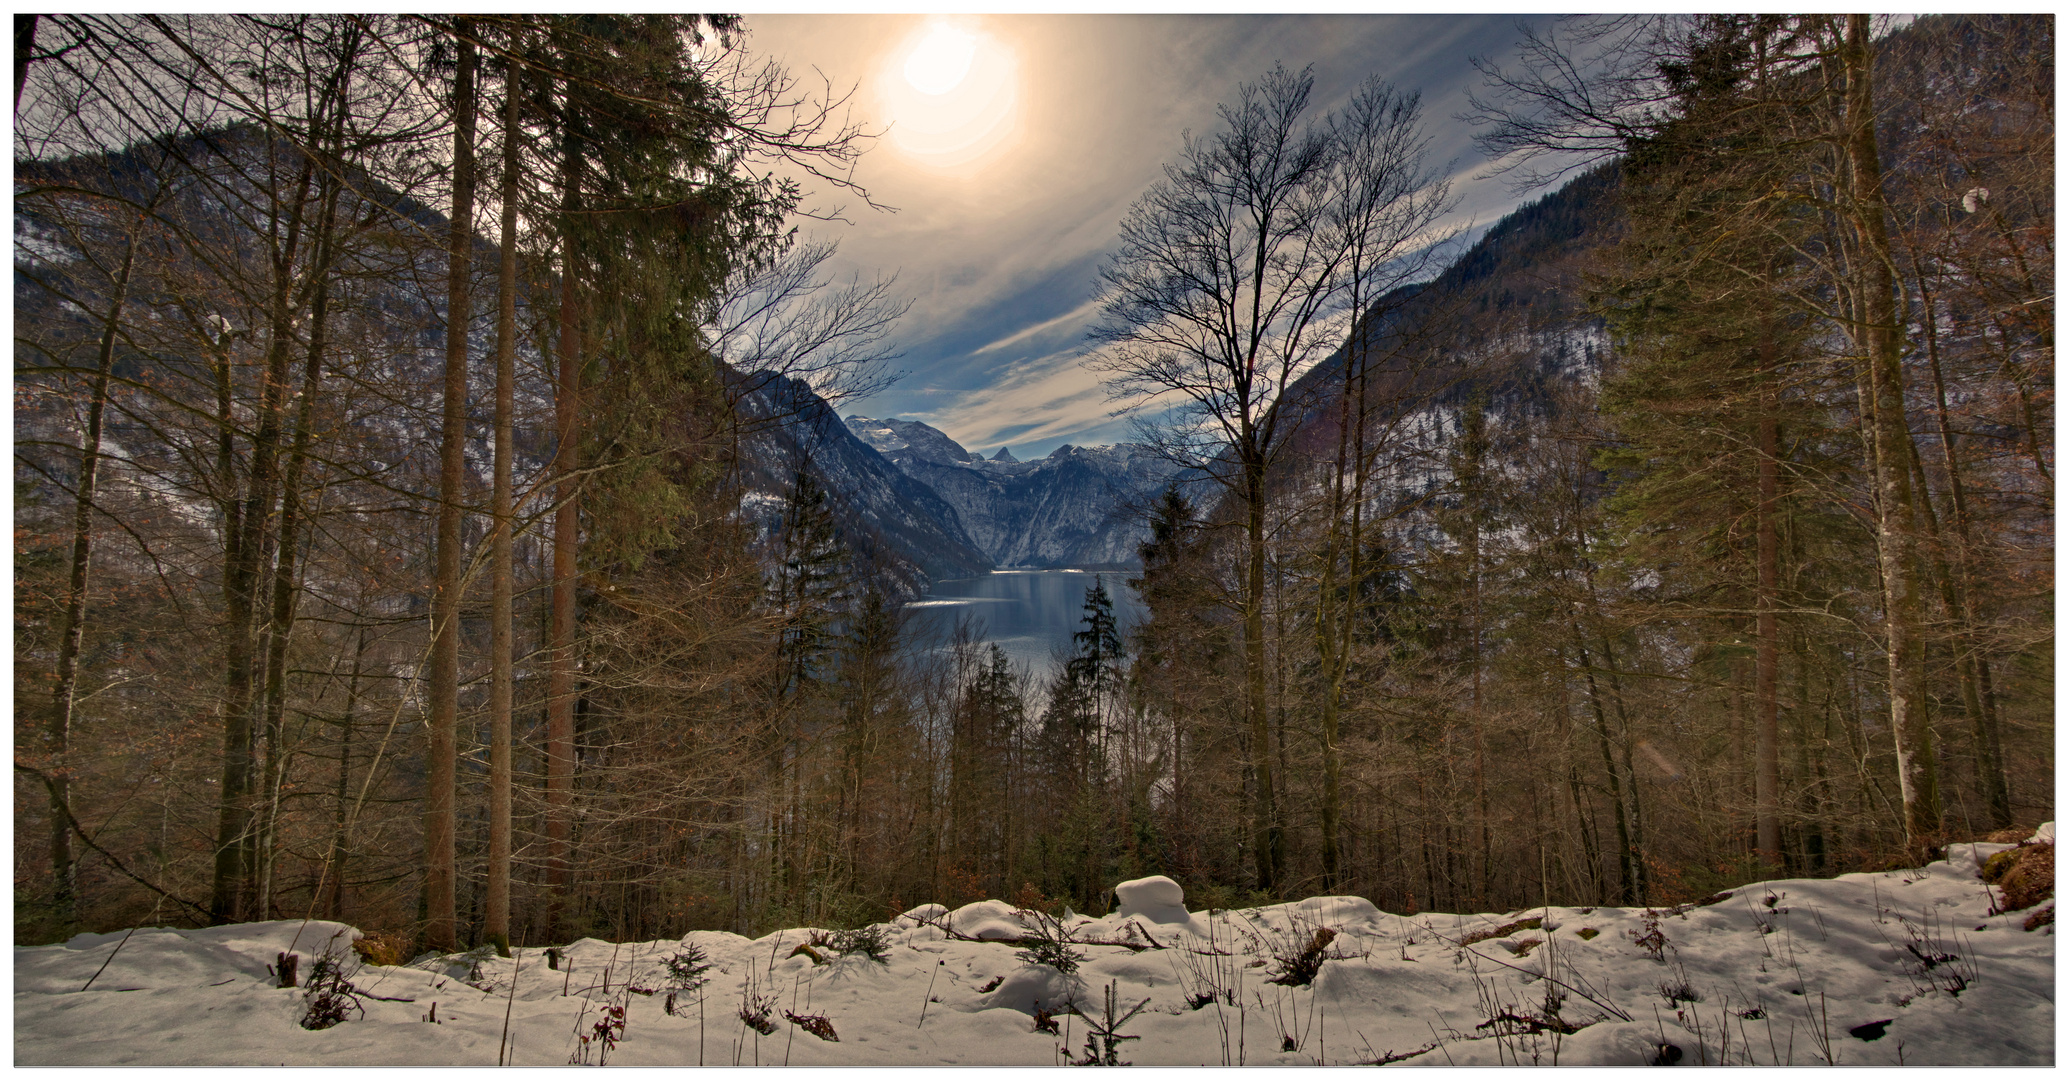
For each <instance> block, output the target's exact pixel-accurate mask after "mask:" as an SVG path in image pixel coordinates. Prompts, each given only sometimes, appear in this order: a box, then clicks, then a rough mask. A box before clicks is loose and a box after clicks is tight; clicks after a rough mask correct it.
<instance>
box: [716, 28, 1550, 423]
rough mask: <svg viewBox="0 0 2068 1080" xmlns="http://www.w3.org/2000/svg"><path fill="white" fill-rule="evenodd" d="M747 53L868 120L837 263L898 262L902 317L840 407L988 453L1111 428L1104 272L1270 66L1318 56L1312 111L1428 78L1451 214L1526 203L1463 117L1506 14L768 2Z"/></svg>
mask: <svg viewBox="0 0 2068 1080" xmlns="http://www.w3.org/2000/svg"><path fill="white" fill-rule="evenodd" d="M746 25H747V28H748V30H749V37H748V39H747V43H746V44H747V47H748V48H749V49H750V50H751V51H753V52H754V53H756V54H758V55H761V56H765V57H769V58H772V59H775V60H778V61H780V62H781V63H783V64H784V65H785V66H786V67H788V68H789V69H790V70H791V71H792V72H793V73H794V74H796V75H798V76H799V77H800V78H801V79H802V80H804V81H805V82H806V83H807V84H812V85H817V84H818V83H819V78H820V76H821V75H823V76H824V77H825V79H826V80H828V81H829V83H830V85H831V86H832V87H833V88H834V89H835V90H836V91H847V90H852V92H853V95H852V99H851V105H852V109H853V116H854V118H855V119H856V120H858V121H860V122H862V123H863V124H864V125H866V126H867V127H868V128H869V129H870V130H872V131H875V132H879V133H880V135H879V137H878V138H876V139H875V141H874V144H873V145H872V147H871V148H870V150H869V151H868V152H867V153H866V154H864V155H863V157H862V159H861V161H860V163H859V165H858V166H857V168H856V171H855V179H856V181H857V182H858V183H860V184H861V185H862V186H863V187H865V188H866V189H867V191H868V193H869V195H870V197H871V199H873V200H874V201H875V202H877V203H880V204H884V205H887V206H890V207H895V208H896V209H895V212H881V211H875V210H872V209H870V208H869V207H868V206H866V205H864V204H863V203H862V202H861V200H859V199H855V198H853V197H851V196H849V197H841V196H840V195H839V193H837V192H833V191H829V190H825V189H824V187H823V185H822V186H821V190H820V191H819V192H818V193H817V197H816V199H815V203H814V205H816V206H817V207H818V208H819V209H821V210H830V209H834V208H839V209H840V210H841V212H842V213H841V217H842V218H844V221H834V222H823V223H820V222H814V223H811V224H810V228H809V229H808V233H809V234H810V235H813V236H816V237H819V238H823V239H830V240H835V241H837V242H838V243H839V244H840V255H839V256H838V259H837V264H836V267H837V272H838V273H840V274H841V275H842V276H845V275H848V274H856V275H859V276H861V277H862V278H863V279H864V280H868V279H873V278H875V277H876V276H877V275H879V274H881V275H885V276H888V275H891V274H895V275H896V276H897V285H896V291H897V292H898V294H899V295H900V296H902V297H903V298H904V299H906V300H909V301H910V302H911V305H912V306H911V309H910V311H909V312H908V313H907V314H906V315H905V317H904V318H903V319H902V320H901V321H900V324H899V326H898V328H897V332H896V335H895V336H896V341H897V345H898V347H899V348H900V349H901V350H902V354H903V355H902V356H901V357H900V358H899V359H898V360H896V361H895V362H894V363H893V364H892V368H893V370H895V371H897V372H899V373H900V376H899V378H898V379H897V380H896V381H895V382H894V383H893V384H892V385H891V386H890V387H889V388H888V389H885V390H883V391H881V392H878V393H876V394H875V395H873V396H871V397H869V398H865V399H858V400H853V401H849V402H844V403H841V405H840V406H839V408H840V412H841V415H843V416H848V415H856V414H860V415H865V416H871V417H875V418H879V419H882V418H889V417H898V418H903V419H909V420H922V421H924V422H926V423H928V424H931V425H933V426H934V427H937V428H940V429H941V430H942V431H945V432H947V433H948V435H949V436H950V437H952V438H954V439H956V440H957V441H958V442H960V443H962V444H963V445H964V446H965V447H966V448H968V449H971V450H975V451H978V452H981V453H984V454H986V455H988V454H991V453H993V452H995V451H996V450H997V449H998V448H999V447H1000V446H1009V447H1010V448H1011V449H1012V453H1013V455H1014V456H1015V457H1017V458H1020V459H1021V460H1028V459H1030V458H1032V457H1038V456H1041V455H1045V454H1047V453H1048V452H1049V451H1051V450H1053V449H1055V448H1056V447H1057V446H1060V445H1063V444H1065V443H1072V444H1076V445H1080V446H1089V445H1098V444H1102V443H1111V442H1118V441H1123V440H1125V439H1126V438H1127V424H1126V421H1125V420H1124V419H1121V418H1116V417H1115V416H1113V415H1112V413H1113V409H1114V405H1113V403H1111V402H1109V401H1108V400H1107V399H1106V396H1105V394H1104V392H1103V391H1102V389H1101V388H1100V385H1099V382H1098V379H1097V376H1096V375H1095V374H1094V373H1093V372H1091V371H1089V370H1087V369H1085V368H1084V367H1083V364H1082V361H1083V359H1084V356H1085V354H1086V352H1087V350H1088V346H1087V344H1086V342H1085V330H1086V328H1087V327H1089V326H1090V325H1091V324H1092V323H1093V322H1094V321H1096V318H1097V310H1096V307H1095V305H1094V303H1093V296H1094V293H1095V290H1096V286H1097V280H1098V278H1097V275H1098V270H1099V267H1100V266H1101V265H1102V264H1103V262H1104V261H1105V259H1106V257H1107V254H1108V252H1109V251H1110V250H1111V249H1112V247H1113V246H1114V244H1115V241H1116V238H1117V236H1118V229H1119V224H1120V221H1121V219H1122V217H1124V216H1125V214H1126V213H1127V210H1128V208H1129V206H1131V205H1132V204H1133V203H1134V201H1135V200H1136V199H1137V198H1138V197H1139V196H1140V195H1141V194H1142V193H1143V192H1144V191H1145V190H1147V189H1148V187H1149V186H1150V185H1151V184H1153V183H1154V182H1155V181H1156V180H1157V179H1158V178H1159V177H1160V176H1161V175H1162V172H1161V170H1162V167H1163V165H1164V164H1165V163H1167V162H1171V161H1174V160H1176V158H1177V156H1178V154H1179V153H1180V151H1181V150H1182V148H1183V145H1184V133H1185V132H1186V131H1187V130H1191V131H1192V132H1194V133H1196V134H1201V135H1204V134H1208V133H1210V132H1211V131H1212V130H1213V129H1214V126H1215V124H1216V115H1215V109H1216V106H1218V105H1219V104H1220V103H1222V102H1225V101H1231V100H1233V99H1234V98H1235V96H1236V94H1237V92H1238V90H1239V88H1240V86H1241V85H1242V84H1244V83H1250V82H1255V81H1257V80H1258V79H1260V78H1261V77H1262V76H1263V75H1264V74H1265V73H1267V72H1268V71H1270V70H1271V67H1272V66H1273V64H1275V63H1283V64H1284V65H1285V66H1286V67H1288V68H1290V69H1293V70H1298V69H1300V68H1302V67H1305V66H1307V65H1310V64H1311V65H1312V66H1313V69H1314V77H1315V91H1314V97H1313V105H1312V106H1311V107H1310V108H1311V111H1312V113H1313V114H1314V115H1315V116H1317V117H1318V116H1320V115H1321V114H1323V113H1325V112H1326V111H1327V110H1329V109H1331V108H1333V107H1335V106H1336V105H1337V104H1339V103H1340V102H1342V101H1343V100H1345V99H1346V98H1348V97H1349V96H1350V94H1351V93H1352V92H1353V91H1354V90H1355V89H1356V87H1357V85H1358V84H1359V83H1360V82H1362V81H1363V80H1364V79H1365V78H1366V77H1367V76H1369V75H1372V74H1377V75H1380V76H1382V77H1383V78H1385V79H1387V80H1389V81H1391V82H1392V83H1393V84H1394V85H1395V86H1396V87H1398V88H1400V89H1403V90H1419V91H1421V93H1422V112H1423V124H1424V130H1425V132H1426V134H1427V135H1428V136H1429V138H1430V147H1429V153H1428V159H1427V161H1428V164H1429V165H1431V166H1438V167H1441V166H1445V165H1446V164H1448V165H1449V166H1450V169H1449V171H1450V173H1451V175H1452V177H1453V180H1452V183H1453V188H1452V191H1453V194H1454V195H1455V196H1456V197H1457V199H1458V205H1457V209H1456V210H1455V212H1454V213H1453V215H1452V222H1453V223H1455V224H1458V225H1464V226H1472V227H1484V226H1486V225H1490V224H1492V223H1493V222H1494V221H1496V220H1498V219H1499V218H1500V217H1501V216H1502V215H1503V214H1506V213H1507V212H1508V211H1509V210H1511V209H1513V208H1514V207H1515V206H1516V205H1517V204H1518V203H1519V202H1521V201H1522V200H1523V199H1524V198H1525V197H1526V196H1523V195H1519V194H1517V193H1515V192H1514V191H1512V190H1511V189H1510V185H1509V182H1508V180H1507V179H1505V178H1501V177H1494V176H1489V175H1486V172H1487V170H1486V164H1487V163H1486V160H1485V158H1484V157H1482V156H1481V155H1480V154H1479V153H1477V151H1476V150H1475V149H1474V148H1473V146H1472V141H1471V134H1472V131H1471V128H1470V127H1469V126H1468V125H1466V124H1465V123H1463V122H1462V121H1460V120H1458V119H1456V115H1457V114H1458V113H1461V112H1463V111H1464V110H1465V109H1466V107H1467V106H1466V101H1465V93H1466V91H1467V90H1470V89H1476V88H1477V87H1478V85H1479V75H1478V72H1476V71H1475V70H1474V69H1473V67H1472V65H1471V62H1470V61H1471V58H1472V57H1474V56H1485V57H1488V58H1490V59H1493V60H1496V61H1504V60H1506V59H1508V58H1509V56H1510V55H1511V53H1512V51H1513V49H1512V47H1513V44H1514V42H1515V41H1516V40H1517V38H1518V36H1519V35H1518V33H1517V22H1516V18H1515V17H1513V16H1451V15H1431V16H1407V15H1400V16H1395V15H1317V16H1250V15H1012V16H996V15H941V14H934V15H902V16H896V15H891V16H878V15H787V14H785V15H776V14H753V15H748V16H747V17H746Z"/></svg>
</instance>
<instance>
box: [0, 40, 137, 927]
mask: <svg viewBox="0 0 2068 1080" xmlns="http://www.w3.org/2000/svg"><path fill="white" fill-rule="evenodd" d="M17 18H20V17H19V16H17ZM28 18H30V19H32V20H33V19H34V18H35V17H34V16H29V17H28ZM33 32H34V30H33V24H32V29H31V33H33ZM16 78H17V79H19V78H20V76H19V74H17V76H16ZM135 268H136V237H135V235H134V234H132V235H131V236H129V238H128V240H127V243H126V245H125V247H124V248H123V251H122V267H121V269H119V270H117V271H116V273H115V295H114V296H113V297H111V298H110V299H109V300H108V314H107V318H106V319H105V320H103V323H102V326H101V340H100V350H99V352H98V354H97V355H96V357H95V360H94V369H93V384H92V389H91V390H90V391H88V395H87V402H86V435H85V438H84V439H83V440H82V441H81V442H80V446H79V482H78V487H77V490H76V491H75V492H74V497H73V509H72V566H71V577H70V578H69V580H68V581H67V583H66V587H65V614H64V621H63V623H61V624H60V627H59V631H58V647H57V685H56V686H55V687H54V688H52V690H51V695H50V723H49V726H48V727H47V728H46V729H45V738H46V741H47V750H48V753H49V755H50V759H49V762H48V763H47V765H46V767H45V770H44V777H45V783H46V786H47V788H48V790H49V795H50V879H51V917H52V919H53V920H54V921H55V922H56V924H57V926H58V929H59V930H60V932H62V931H66V930H69V929H71V927H72V924H73V921H74V919H75V918H76V916H77V905H78V865H77V864H76V863H74V862H73V860H72V809H71V786H72V777H71V761H70V755H71V747H72V702H73V698H74V696H75V694H76V691H77V687H78V684H79V650H80V647H81V645H82V644H84V642H85V639H86V584H87V572H88V569H89V566H90V565H91V563H92V561H93V498H94V487H95V485H96V483H97V481H98V478H99V475H100V458H101V423H102V418H103V417H104V416H105V414H106V412H107V407H108V379H109V377H110V376H111V375H113V374H114V371H115V338H116V335H117V332H118V330H119V329H120V327H121V324H122V308H123V306H124V305H125V304H127V303H128V301H129V280H130V274H131V273H132V272H133V271H134V270H135Z"/></svg>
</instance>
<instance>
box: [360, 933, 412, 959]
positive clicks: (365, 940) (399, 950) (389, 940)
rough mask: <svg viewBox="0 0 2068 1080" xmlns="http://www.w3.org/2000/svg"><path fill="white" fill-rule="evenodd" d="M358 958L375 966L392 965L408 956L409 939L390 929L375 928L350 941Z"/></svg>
mask: <svg viewBox="0 0 2068 1080" xmlns="http://www.w3.org/2000/svg"><path fill="white" fill-rule="evenodd" d="M352 951H353V952H355V953H358V954H359V957H360V959H363V960H365V961H366V962H367V963H369V964H372V965H374V966H376V967H394V966H395V965H397V964H400V963H402V962H403V961H404V960H406V959H408V957H409V941H408V940H407V939H405V938H404V937H403V936H402V935H401V934H398V933H395V932H394V931H392V930H375V931H372V932H370V933H368V934H367V935H365V936H364V937H361V938H360V939H359V940H357V941H355V942H353V943H352Z"/></svg>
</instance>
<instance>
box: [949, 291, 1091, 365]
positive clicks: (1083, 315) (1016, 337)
mask: <svg viewBox="0 0 2068 1080" xmlns="http://www.w3.org/2000/svg"><path fill="white" fill-rule="evenodd" d="M1098 306H1099V302H1098V300H1097V299H1091V300H1086V301H1085V302H1084V303H1082V304H1079V305H1077V307H1076V308H1074V309H1072V310H1070V311H1066V312H1064V313H1063V314H1061V315H1058V316H1056V317H1055V318H1053V319H1050V320H1048V321H1047V322H1042V323H1036V324H1034V325H1033V326H1030V327H1028V328H1026V329H1025V330H1021V331H1019V332H1018V333H1016V334H1013V335H1011V336H1009V337H1002V338H999V339H998V340H997V341H994V342H992V343H991V344H989V345H986V346H984V347H983V348H981V349H975V350H972V351H971V352H970V355H971V356H982V355H983V354H985V353H987V352H995V351H997V350H999V349H1005V348H1010V347H1012V346H1014V345H1018V344H1019V343H1020V342H1022V341H1026V340H1027V339H1029V338H1032V337H1035V336H1037V335H1040V334H1045V333H1047V332H1048V331H1050V330H1053V329H1055V328H1056V327H1059V326H1062V325H1064V324H1066V323H1077V324H1080V325H1081V324H1082V323H1084V321H1085V320H1086V319H1087V318H1088V317H1089V316H1090V315H1091V313H1092V312H1094V311H1096V310H1098Z"/></svg>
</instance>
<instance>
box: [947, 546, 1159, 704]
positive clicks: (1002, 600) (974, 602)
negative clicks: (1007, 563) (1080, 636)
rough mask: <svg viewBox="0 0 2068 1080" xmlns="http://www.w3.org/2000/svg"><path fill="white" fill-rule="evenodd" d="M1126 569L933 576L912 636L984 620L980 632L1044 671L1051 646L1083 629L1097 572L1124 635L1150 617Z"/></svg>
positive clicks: (1062, 645) (1064, 644)
mask: <svg viewBox="0 0 2068 1080" xmlns="http://www.w3.org/2000/svg"><path fill="white" fill-rule="evenodd" d="M1131 574H1132V572H1131V571H1125V570H1105V571H1093V570H993V571H992V572H990V573H988V574H985V575H984V576H982V577H972V578H950V579H948V580H946V581H936V582H934V583H933V588H932V589H930V590H928V592H927V594H926V595H925V596H923V597H921V598H920V599H918V600H915V601H913V602H912V603H910V604H908V605H906V606H907V607H908V608H911V609H912V611H913V618H912V626H911V632H912V633H913V635H914V636H921V635H933V636H934V637H935V638H936V639H937V640H940V641H943V642H945V641H947V640H948V638H949V636H950V635H952V634H953V633H954V630H955V623H956V620H958V619H961V618H963V617H964V616H970V617H972V618H975V619H980V620H982V621H983V627H982V635H983V636H984V637H986V638H988V639H989V640H991V641H994V642H997V643H998V645H999V646H1000V647H1002V648H1003V649H1004V650H1005V654H1006V655H1007V656H1009V657H1011V658H1012V660H1013V663H1015V664H1024V665H1026V667H1027V668H1028V669H1029V670H1031V671H1033V672H1034V674H1035V676H1036V677H1037V678H1039V677H1040V676H1043V675H1046V674H1047V673H1048V671H1049V664H1050V657H1051V656H1052V655H1053V653H1054V652H1055V650H1058V649H1060V650H1063V651H1065V652H1067V651H1069V649H1070V635H1071V634H1074V633H1076V632H1077V631H1079V630H1082V629H1084V624H1083V620H1084V592H1085V590H1086V589H1089V588H1091V587H1092V583H1093V582H1095V581H1097V580H1098V579H1099V578H1101V577H1104V578H1105V579H1106V592H1107V594H1108V595H1110V596H1112V598H1113V614H1114V616H1115V617H1116V618H1117V619H1118V620H1119V622H1120V633H1121V635H1122V637H1123V639H1124V638H1125V636H1126V634H1127V633H1128V631H1129V630H1131V629H1133V628H1134V626H1135V625H1136V624H1137V623H1140V622H1141V621H1142V620H1144V619H1146V618H1147V617H1148V611H1147V609H1145V608H1144V607H1143V606H1142V602H1141V598H1140V597H1138V596H1136V595H1135V591H1134V590H1133V589H1130V588H1128V586H1127V579H1128V578H1129V577H1130V576H1131Z"/></svg>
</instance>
